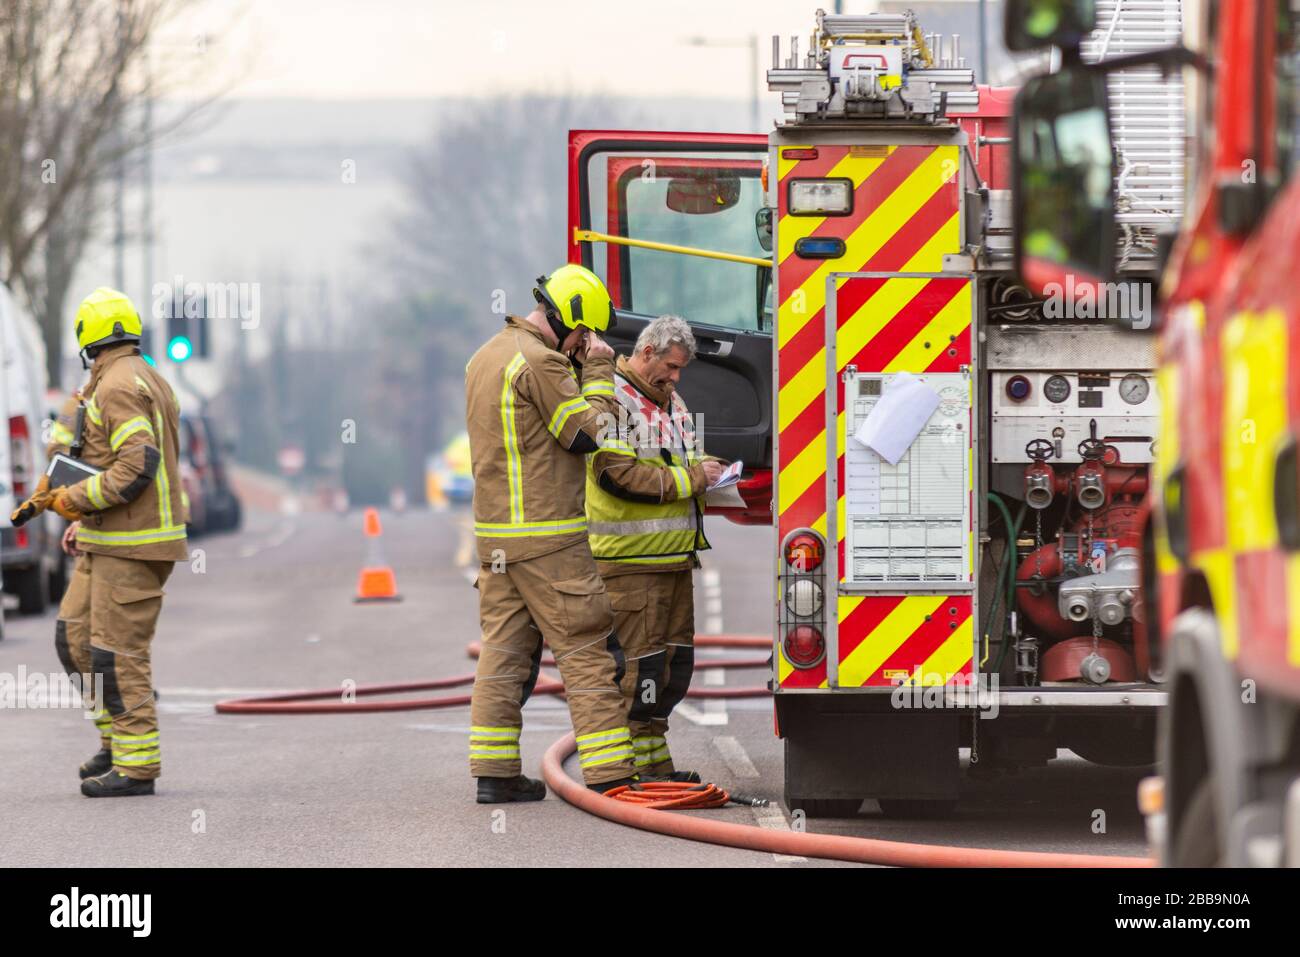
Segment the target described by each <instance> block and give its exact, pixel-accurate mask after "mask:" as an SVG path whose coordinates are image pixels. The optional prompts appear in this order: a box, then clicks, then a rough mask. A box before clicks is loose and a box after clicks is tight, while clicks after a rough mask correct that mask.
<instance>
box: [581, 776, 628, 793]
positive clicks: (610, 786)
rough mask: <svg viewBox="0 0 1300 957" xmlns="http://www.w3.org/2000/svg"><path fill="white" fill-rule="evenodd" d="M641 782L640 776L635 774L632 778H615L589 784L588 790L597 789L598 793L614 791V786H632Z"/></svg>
mask: <svg viewBox="0 0 1300 957" xmlns="http://www.w3.org/2000/svg"><path fill="white" fill-rule="evenodd" d="M639 782H640V778H638V777H636V776H633V777H630V778H615V779H614V780H613V781H601V782H600V783H599V784H588V785H587V790H588V791H595V792H596V793H597V794H604V793H606V792H607V791H612V790H614V788H621V787H631V786H632V785H634V784H637V783H639Z"/></svg>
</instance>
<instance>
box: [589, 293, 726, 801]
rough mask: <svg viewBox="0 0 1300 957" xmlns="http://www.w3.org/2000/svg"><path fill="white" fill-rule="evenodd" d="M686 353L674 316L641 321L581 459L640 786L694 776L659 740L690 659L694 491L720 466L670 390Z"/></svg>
mask: <svg viewBox="0 0 1300 957" xmlns="http://www.w3.org/2000/svg"><path fill="white" fill-rule="evenodd" d="M694 357H695V336H694V335H692V334H691V328H690V326H688V325H687V324H686V322H685V321H684V320H683V319H681V318H679V317H677V316H660V317H659V318H658V319H655V320H653V321H652V322H650V323H649V324H648V325H647V326H646V327H645V329H643V330H642V331H641V334H640V335H639V336H638V337H637V340H636V347H635V348H634V349H633V352H632V355H631V356H628V357H623V356H620V357H619V359H618V362H617V364H616V369H615V377H614V395H615V398H616V399H617V400H618V405H619V411H618V417H617V422H613V421H607V422H606V423H605V427H604V428H602V429H601V441H600V448H599V449H597V451H595V452H593V453H591V454H590V455H588V456H587V496H586V505H587V526H588V529H587V530H588V534H589V536H590V540H591V552H592V555H593V556H594V557H595V559H596V568H597V570H598V571H599V572H600V575H601V577H602V578H603V579H604V580H605V589H606V591H607V592H608V593H609V598H610V604H611V606H612V607H613V610H614V629H615V632H616V633H617V634H618V636H619V641H620V643H621V644H622V645H623V654H624V657H625V659H626V662H627V670H626V672H625V674H624V676H623V680H622V682H621V683H620V688H621V689H622V691H623V695H624V699H625V700H626V702H627V707H628V727H629V728H630V729H631V732H632V750H633V754H634V760H635V763H636V770H637V774H638V776H639V777H640V779H641V780H643V781H645V780H651V781H653V780H670V781H698V780H699V775H698V774H696V773H695V772H694V771H680V770H677V769H676V768H675V767H674V766H673V759H672V755H671V754H670V753H669V750H668V741H667V737H666V736H667V732H668V716H669V714H671V712H672V710H673V708H674V707H676V706H677V704H678V702H680V701H681V700H682V698H684V697H685V695H686V689H687V687H688V686H689V685H690V683H691V673H692V671H693V670H694V664H695V605H694V594H693V585H692V572H693V570H694V569H696V568H698V567H699V559H698V558H697V557H696V553H697V552H699V551H701V550H703V549H706V548H708V547H709V543H708V541H707V540H706V539H705V537H704V503H703V495H704V492H705V490H706V489H707V488H708V487H709V485H711V484H712V483H714V482H716V481H717V480H718V478H719V477H720V476H721V475H722V472H723V469H724V463H722V462H721V461H720V460H718V459H716V458H711V457H709V456H706V455H705V454H704V450H703V449H702V448H700V443H699V442H698V440H697V436H696V432H695V428H694V423H693V421H692V419H691V416H690V413H689V411H688V410H687V408H686V403H685V402H684V401H683V400H682V397H681V396H680V395H679V394H678V392H677V383H678V380H679V379H680V378H681V374H682V369H684V368H685V367H686V365H687V363H689V362H690V361H691V360H692V359H693V358H694ZM612 418H613V417H612V416H607V419H612Z"/></svg>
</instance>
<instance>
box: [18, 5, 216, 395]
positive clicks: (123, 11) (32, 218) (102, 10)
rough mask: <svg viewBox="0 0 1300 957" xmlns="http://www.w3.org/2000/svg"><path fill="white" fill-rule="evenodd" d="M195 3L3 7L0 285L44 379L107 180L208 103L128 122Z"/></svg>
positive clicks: (152, 92) (53, 371) (153, 89)
mask: <svg viewBox="0 0 1300 957" xmlns="http://www.w3.org/2000/svg"><path fill="white" fill-rule="evenodd" d="M191 3H192V0H0V279H2V280H3V281H4V282H6V283H7V284H8V285H9V286H10V287H11V288H14V289H15V290H16V291H18V292H20V293H21V294H23V295H24V296H25V297H26V299H27V301H28V302H29V303H30V304H31V306H32V307H33V310H34V311H35V312H36V314H37V316H38V317H39V319H40V321H41V325H42V328H43V330H44V333H45V341H46V349H47V352H48V355H49V371H50V379H51V382H57V381H58V376H59V367H60V362H59V358H60V356H61V354H62V337H63V328H64V325H65V323H64V321H63V317H62V312H63V303H64V299H65V297H66V293H67V288H68V283H69V282H70V280H71V277H72V272H73V270H74V268H75V267H76V264H77V261H78V259H79V258H80V255H81V252H82V250H83V249H84V247H85V245H86V242H87V239H88V238H89V237H90V235H91V234H92V232H93V230H94V228H95V224H96V222H97V220H98V218H99V214H100V213H101V212H102V209H101V206H102V201H103V196H102V191H101V187H102V185H103V183H104V181H105V180H106V178H107V177H108V176H109V175H110V174H111V173H112V172H113V171H114V170H115V169H116V168H117V164H119V163H122V162H124V161H125V158H126V157H127V156H128V155H129V154H131V153H132V152H133V151H135V150H138V149H139V148H140V147H141V146H142V145H143V144H144V142H145V140H146V138H147V137H148V136H155V137H156V136H157V135H160V134H161V133H163V132H168V131H170V130H171V129H174V128H175V127H176V126H177V125H179V124H180V123H182V122H185V121H186V120H188V119H189V118H191V117H192V116H193V115H194V114H195V113H196V112H197V110H198V109H201V107H202V105H206V103H204V104H200V106H199V107H195V108H193V109H190V110H187V111H184V115H183V116H179V117H177V118H176V119H174V120H173V121H172V122H171V123H170V124H169V127H168V129H167V130H153V131H151V132H150V133H148V134H146V133H145V132H144V131H143V130H142V129H141V128H140V126H139V124H138V123H134V122H132V119H133V117H134V116H135V115H137V114H138V111H139V107H140V106H141V104H142V103H144V102H145V101H146V100H149V99H150V98H153V97H155V96H156V95H157V91H158V89H159V88H160V87H162V86H163V85H164V83H165V82H167V80H168V78H166V77H162V78H160V77H159V76H157V75H155V73H153V72H152V71H150V70H149V69H147V68H146V64H145V57H146V56H147V47H148V44H149V42H150V39H151V38H152V37H154V36H155V35H156V34H157V32H158V30H159V29H160V27H161V26H162V25H163V24H164V23H165V22H166V21H167V20H169V19H170V18H171V17H172V16H174V15H175V14H176V13H177V12H178V11H180V10H181V9H183V8H185V7H187V6H189V5H190V4H191ZM160 79H162V80H163V82H160Z"/></svg>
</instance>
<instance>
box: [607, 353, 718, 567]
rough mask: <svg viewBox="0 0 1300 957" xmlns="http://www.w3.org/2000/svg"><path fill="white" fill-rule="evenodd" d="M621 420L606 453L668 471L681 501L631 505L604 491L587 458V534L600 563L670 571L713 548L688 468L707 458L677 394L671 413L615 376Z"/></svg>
mask: <svg viewBox="0 0 1300 957" xmlns="http://www.w3.org/2000/svg"><path fill="white" fill-rule="evenodd" d="M614 395H615V398H617V399H618V403H619V407H620V410H621V414H620V417H619V423H618V429H617V434H616V435H615V434H614V432H615V430H613V429H610V430H608V432H609V434H608V435H607V436H604V437H603V441H602V442H601V449H602V451H605V452H614V453H615V454H618V455H628V456H632V457H634V458H636V460H637V461H638V462H640V463H642V464H643V465H649V466H652V467H654V468H660V469H666V470H668V471H669V473H670V474H671V476H672V479H673V481H674V482H675V483H676V486H677V488H678V490H679V493H684V494H682V495H681V497H680V498H677V499H674V500H673V501H671V502H665V503H663V504H652V503H649V502H631V501H628V500H627V499H625V498H619V497H618V496H616V495H613V494H611V493H609V492H607V491H605V489H603V488H601V486H600V483H599V482H598V481H597V480H596V472H595V468H594V467H593V464H592V460H593V459H594V457H595V454H594V453H593V454H589V455H588V456H587V532H588V535H589V537H590V541H591V553H592V555H593V556H594V557H595V559H596V561H606V562H632V563H636V564H643V565H654V564H661V565H667V564H671V563H673V562H680V561H682V560H684V559H688V558H690V557H691V556H692V555H693V554H694V553H695V552H697V551H702V550H703V549H706V548H708V547H709V543H708V541H707V540H706V539H705V538H704V503H703V502H702V501H700V500H699V499H696V498H692V497H691V496H690V487H691V479H690V475H689V473H688V472H687V469H688V468H689V466H691V465H694V464H695V463H697V462H699V461H700V460H701V458H703V456H702V454H701V452H700V449H699V448H698V445H697V444H696V443H695V441H694V429H693V427H692V424H691V421H690V413H689V412H687V410H686V403H684V402H683V401H682V400H681V398H680V397H678V396H677V395H676V394H675V393H674V394H673V397H672V402H671V412H666V411H664V410H662V409H660V408H659V407H658V406H656V405H655V404H654V403H653V402H651V401H650V400H649V399H648V398H646V397H645V396H644V395H642V394H641V392H640V391H638V390H637V388H636V387H635V386H634V385H632V384H631V383H630V382H628V381H627V380H626V379H625V378H623V377H622V376H621V375H617V374H615V376H614Z"/></svg>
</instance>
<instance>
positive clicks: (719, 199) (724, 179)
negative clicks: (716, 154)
mask: <svg viewBox="0 0 1300 957" xmlns="http://www.w3.org/2000/svg"><path fill="white" fill-rule="evenodd" d="M738 202H740V177H739V176H737V175H736V174H735V173H724V172H721V171H719V170H700V171H699V172H697V173H690V174H687V175H684V176H674V177H673V178H672V179H671V180H669V181H668V196H667V203H668V208H669V209H671V210H672V211H673V212H674V213H687V214H689V215H704V214H707V213H720V212H722V211H723V210H727V209H731V207H733V206H735V205H736V203H738Z"/></svg>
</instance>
